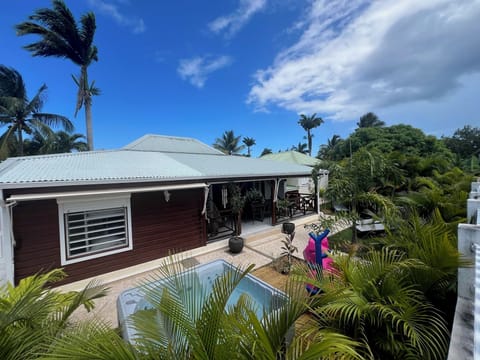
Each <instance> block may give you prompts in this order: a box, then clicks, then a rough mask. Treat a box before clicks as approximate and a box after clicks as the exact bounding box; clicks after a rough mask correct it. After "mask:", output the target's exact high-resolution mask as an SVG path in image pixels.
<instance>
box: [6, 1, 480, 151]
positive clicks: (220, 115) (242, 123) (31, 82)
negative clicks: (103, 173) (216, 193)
mask: <svg viewBox="0 0 480 360" xmlns="http://www.w3.org/2000/svg"><path fill="white" fill-rule="evenodd" d="M66 3H67V5H68V6H69V7H70V9H71V10H72V12H73V13H74V15H75V16H76V17H77V19H78V18H79V16H80V15H81V14H83V13H85V12H87V11H93V12H94V13H95V14H96V19H97V31H96V37H95V44H96V45H97V47H98V49H99V61H98V62H97V63H94V64H92V66H91V67H90V70H89V76H90V79H91V80H95V81H96V85H97V86H98V87H99V88H100V89H101V90H102V94H101V96H98V97H95V98H94V102H93V126H94V142H95V148H96V149H112V148H118V147H121V146H123V145H126V144H127V143H129V142H131V141H133V140H135V139H136V138H138V137H140V136H142V135H144V134H146V133H154V134H164V135H174V136H187V137H194V138H197V139H199V140H201V141H203V142H205V143H207V144H212V143H213V142H214V141H215V138H217V137H220V136H221V135H222V133H223V132H224V131H225V130H234V132H235V134H237V135H242V136H248V137H253V138H254V139H256V143H257V145H256V146H254V148H253V149H252V150H253V156H258V155H259V154H260V152H261V151H262V150H263V149H264V148H266V147H268V148H271V149H273V151H278V150H285V149H286V148H289V147H291V146H292V145H296V144H298V143H299V142H304V141H305V140H304V139H303V136H304V135H305V132H304V130H303V129H302V128H301V127H300V126H299V125H298V124H297V121H298V118H299V114H301V113H305V114H311V113H314V112H315V113H317V114H318V115H320V116H321V117H322V118H323V119H324V120H325V123H324V124H323V125H322V126H320V127H319V128H317V129H315V130H314V131H313V133H314V139H313V141H314V144H313V145H314V152H315V153H316V151H317V150H318V147H319V146H320V144H323V143H326V141H327V139H328V138H331V137H332V136H333V135H334V134H338V135H340V136H342V137H346V136H348V134H349V133H351V132H352V131H353V130H354V129H355V128H356V122H357V121H358V118H359V117H360V116H361V115H362V114H364V113H366V112H369V111H373V112H375V113H376V114H377V115H378V116H379V117H380V118H381V119H382V120H384V121H385V122H386V123H387V125H393V124H397V123H406V124H411V125H413V126H415V127H418V128H421V129H423V130H424V131H425V132H426V133H428V134H433V135H435V136H438V137H440V136H442V135H447V136H448V135H451V134H452V133H453V131H455V129H457V128H461V127H463V126H464V125H466V124H469V125H472V126H477V127H478V126H480V117H479V115H478V113H479V111H478V110H479V107H478V104H479V93H480V91H479V90H480V37H479V36H478V34H479V33H480V22H479V21H478V19H479V18H480V2H479V1H475V0H456V1H450V0H448V1H447V0H422V1H418V0H402V1H398V0H396V1H394V0H392V1H391V0H382V1H365V0H349V1H340V0H338V1H333V0H208V1H207V0H204V1H198V0H176V1H147V0H143V1H142V0H76V1H72V0H70V1H68V0H67V1H66ZM50 6H51V3H50V1H47V0H18V1H8V2H6V3H5V4H3V6H2V12H1V13H0V44H1V47H2V52H1V55H2V56H1V63H2V64H4V65H7V66H11V67H13V68H15V69H16V70H18V71H19V72H20V73H21V74H22V75H23V77H24V80H25V82H26V84H27V88H28V90H29V95H30V96H33V95H34V93H35V91H36V90H37V89H38V88H39V87H40V86H41V85H42V84H43V83H46V84H47V86H48V97H47V101H46V103H45V106H44V109H43V110H44V111H45V112H55V113H59V114H62V115H65V116H68V117H69V118H70V119H72V120H73V121H74V123H75V126H76V132H80V133H84V132H85V131H84V114H83V112H82V113H79V115H78V116H77V118H74V116H73V113H74V106H75V98H76V93H75V90H76V89H75V84H74V83H73V81H72V79H71V76H70V74H77V73H78V69H77V68H76V67H75V66H74V65H73V64H72V63H70V62H69V61H66V60H61V59H52V58H33V57H32V56H31V55H30V54H29V53H28V52H27V51H26V50H23V49H22V46H24V45H26V44H28V43H30V42H33V41H35V40H36V37H34V36H28V37H27V36H24V37H17V36H16V35H15V31H14V28H13V27H14V25H15V24H18V23H20V22H22V21H25V20H26V19H27V17H28V15H30V14H32V13H33V11H34V10H35V9H38V8H41V7H50Z"/></svg>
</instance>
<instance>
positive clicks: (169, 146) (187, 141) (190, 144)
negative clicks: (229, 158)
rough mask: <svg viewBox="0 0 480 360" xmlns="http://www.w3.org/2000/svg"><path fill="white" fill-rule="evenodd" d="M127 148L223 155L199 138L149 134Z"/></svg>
mask: <svg viewBox="0 0 480 360" xmlns="http://www.w3.org/2000/svg"><path fill="white" fill-rule="evenodd" d="M123 148H124V149H127V150H139V151H160V152H174V153H187V154H212V155H223V153H222V152H221V151H218V150H216V149H214V148H212V147H210V146H208V145H207V144H204V143H202V142H201V141H198V140H197V139H192V138H186V137H177V136H164V135H151V134H147V135H144V136H142V137H141V138H139V139H137V140H135V141H134V142H132V143H130V144H128V145H126V146H124V147H123Z"/></svg>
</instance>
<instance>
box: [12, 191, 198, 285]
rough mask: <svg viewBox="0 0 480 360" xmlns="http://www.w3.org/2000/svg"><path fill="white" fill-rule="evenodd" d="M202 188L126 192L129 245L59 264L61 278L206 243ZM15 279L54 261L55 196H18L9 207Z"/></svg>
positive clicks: (56, 241)
mask: <svg viewBox="0 0 480 360" xmlns="http://www.w3.org/2000/svg"><path fill="white" fill-rule="evenodd" d="M202 207H203V189H191V190H175V191H171V199H170V201H169V202H165V199H164V196H163V192H154V193H137V194H132V196H131V213H132V224H131V226H132V236H133V250H131V251H126V252H123V253H119V254H114V255H109V256H103V257H100V258H97V259H92V260H87V261H82V262H79V263H76V264H71V265H67V266H65V267H64V268H65V271H66V272H67V273H68V279H67V280H66V282H72V281H77V280H81V279H85V278H88V277H92V276H97V275H99V274H103V273H106V272H109V271H114V270H119V269H122V268H125V267H128V266H131V265H137V264H141V263H143V262H147V261H150V260H155V259H158V258H160V257H163V256H166V255H168V253H169V251H177V252H178V251H183V250H189V249H193V248H196V247H199V246H203V245H205V244H206V231H205V221H204V218H203V216H202V215H201V210H202ZM13 219H14V221H13V222H14V234H15V238H16V241H17V247H16V248H15V279H16V281H17V282H18V280H20V279H21V278H23V277H26V276H29V275H32V274H35V273H36V272H38V271H40V270H48V269H52V268H55V267H60V266H61V265H60V240H59V239H60V237H59V236H60V235H59V228H58V206H57V202H56V200H43V201H27V202H21V203H19V204H18V205H17V206H15V207H14V210H13Z"/></svg>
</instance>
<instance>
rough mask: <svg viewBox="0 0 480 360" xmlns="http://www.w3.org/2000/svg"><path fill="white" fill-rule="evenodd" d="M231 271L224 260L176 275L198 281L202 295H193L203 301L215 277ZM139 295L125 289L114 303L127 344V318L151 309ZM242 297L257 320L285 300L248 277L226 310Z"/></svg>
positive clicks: (162, 284) (161, 282) (129, 335)
mask: <svg viewBox="0 0 480 360" xmlns="http://www.w3.org/2000/svg"><path fill="white" fill-rule="evenodd" d="M234 268H235V267H234V266H233V265H232V264H230V263H228V262H226V261H224V260H215V261H213V262H210V263H206V264H202V265H198V266H196V267H195V268H194V269H193V274H192V270H190V269H189V270H187V271H185V272H184V273H182V274H180V276H192V275H194V276H195V278H194V281H199V282H200V283H201V285H202V287H203V290H204V291H203V292H202V293H196V294H195V296H196V297H202V298H203V297H206V296H208V294H210V292H211V290H212V288H213V285H214V282H215V280H216V279H217V278H218V277H219V276H221V275H223V274H225V273H226V272H228V271H232V270H233V269H234ZM168 281H172V279H168V278H166V279H161V280H158V281H156V282H154V283H152V284H149V286H152V285H153V286H158V287H159V288H163V287H165V285H166V284H167V282H168ZM192 290H193V287H190V288H187V289H184V293H183V294H182V296H189V295H192V294H191V293H189V292H191V291H192ZM143 291H144V290H143V289H142V287H136V288H133V289H129V290H126V291H124V292H122V293H121V294H120V296H119V297H118V299H117V311H118V322H119V326H120V329H121V331H122V335H123V338H124V339H125V340H127V341H129V342H132V340H133V339H134V337H135V330H134V329H133V327H132V325H131V324H130V323H129V322H128V321H127V319H128V317H129V316H130V315H132V314H134V313H135V312H137V311H139V310H145V309H149V308H152V305H151V304H150V303H149V302H148V301H147V300H146V299H145V298H144V295H143ZM242 295H248V296H249V297H250V299H251V301H252V303H253V304H254V309H255V313H256V315H257V317H258V318H259V319H261V318H263V316H264V315H265V316H267V315H268V314H270V313H271V312H273V311H275V310H277V309H279V308H280V307H282V306H283V305H284V304H285V302H286V300H287V296H286V295H285V294H284V293H283V292H281V291H280V290H278V289H276V288H274V287H273V286H271V285H269V284H267V283H266V282H264V281H262V280H260V279H258V278H257V277H255V276H253V275H251V274H247V275H246V276H245V277H244V278H243V279H242V280H241V281H240V283H239V284H238V286H237V287H236V288H235V290H234V291H233V293H232V295H231V296H230V298H229V300H228V303H227V308H228V307H230V306H233V305H235V304H236V303H237V302H238V300H239V298H240V297H241V296H242ZM197 303H198V304H200V305H201V304H202V303H203V301H198V302H197Z"/></svg>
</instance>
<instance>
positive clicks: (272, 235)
mask: <svg viewBox="0 0 480 360" xmlns="http://www.w3.org/2000/svg"><path fill="white" fill-rule="evenodd" d="M318 219H319V218H318V215H317V214H315V215H312V216H308V217H304V218H299V219H296V220H294V221H293V222H294V223H295V224H296V229H295V238H294V240H293V244H294V245H295V246H296V247H297V248H298V253H295V255H296V256H298V257H302V251H303V249H304V248H305V247H306V245H307V243H308V232H309V231H308V230H306V229H305V228H304V225H305V224H310V223H313V222H316V223H318ZM339 230H340V229H339V228H337V229H334V231H332V233H335V232H337V231H339ZM242 237H244V238H245V247H244V249H243V251H242V252H241V253H239V254H232V253H230V252H229V250H228V239H225V240H220V241H217V242H215V243H212V244H208V245H207V246H203V247H201V248H197V249H194V250H191V251H186V252H184V253H181V254H177V255H176V257H178V258H179V259H181V260H180V263H181V264H182V266H183V267H184V268H185V269H186V268H188V267H190V266H194V265H197V264H203V263H207V262H210V261H213V260H217V259H224V260H225V261H228V262H230V263H232V264H234V265H237V266H239V265H244V266H245V265H250V264H255V267H256V268H258V267H261V266H264V265H266V264H269V263H270V262H272V260H274V259H276V258H278V257H279V256H280V254H281V252H282V250H281V247H282V240H283V239H285V235H284V234H282V233H281V225H277V226H273V227H271V228H270V229H268V230H264V231H261V232H258V233H253V234H249V235H246V236H243V235H242ZM165 260H166V259H165V258H164V259H159V260H155V261H151V262H149V263H146V264H141V265H137V266H133V267H130V268H128V269H123V270H121V271H116V272H113V273H109V274H105V275H103V276H100V277H99V278H98V279H99V280H100V281H101V282H102V283H103V284H105V285H106V286H108V288H109V292H108V295H107V296H105V297H103V298H101V299H98V300H96V301H95V304H96V306H95V309H94V310H93V311H92V312H90V313H87V312H86V311H85V310H84V309H83V308H82V309H79V310H78V311H77V312H76V313H75V314H74V318H75V319H78V320H80V319H87V318H89V317H92V316H95V317H97V318H101V319H103V320H104V321H106V322H107V323H109V324H110V325H112V326H113V327H116V326H118V323H117V307H116V300H117V298H118V295H119V294H120V293H121V292H122V291H124V290H127V289H130V288H132V287H135V286H138V285H139V284H140V283H141V282H142V281H148V280H151V279H152V277H154V276H155V274H156V272H155V269H156V268H158V267H159V266H161V265H162V264H163V262H164V261H165ZM88 281H89V279H86V280H84V281H79V282H75V283H72V284H67V285H64V286H62V287H60V289H61V290H64V291H68V290H77V291H78V290H80V289H82V288H84V287H85V285H86V284H87V283H88Z"/></svg>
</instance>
